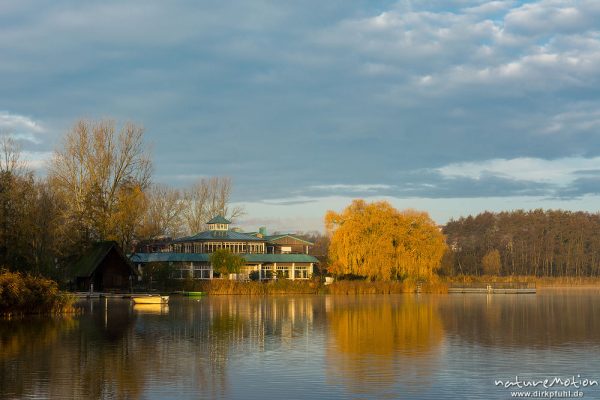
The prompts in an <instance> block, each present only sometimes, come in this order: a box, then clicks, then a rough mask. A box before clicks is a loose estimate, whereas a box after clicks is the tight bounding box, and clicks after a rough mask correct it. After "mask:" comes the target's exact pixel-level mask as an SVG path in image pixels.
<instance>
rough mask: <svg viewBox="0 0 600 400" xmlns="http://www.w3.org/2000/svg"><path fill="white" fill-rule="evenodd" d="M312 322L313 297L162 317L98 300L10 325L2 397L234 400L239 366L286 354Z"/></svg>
mask: <svg viewBox="0 0 600 400" xmlns="http://www.w3.org/2000/svg"><path fill="white" fill-rule="evenodd" d="M312 323H313V298H312V297H309V296H307V297H293V298H291V297H254V298H253V297H245V296H237V297H236V296H231V297H230V296H223V297H212V298H204V299H201V300H199V301H196V300H190V299H175V300H174V301H171V303H170V304H169V307H168V308H160V309H145V308H142V309H140V308H139V307H138V306H135V307H133V306H132V305H131V303H130V302H129V301H127V300H105V299H100V300H93V301H89V302H86V303H84V304H83V313H82V314H81V315H76V316H70V317H65V318H59V319H56V318H48V317H41V318H37V319H36V320H35V323H33V322H32V320H31V319H27V320H14V321H2V324H0V383H1V385H0V394H1V395H2V396H7V397H10V398H22V397H44V398H48V397H49V398H141V397H147V394H148V393H152V394H153V395H154V396H155V397H156V396H158V397H161V393H164V396H171V397H172V396H173V394H174V393H173V392H172V390H173V388H177V389H176V390H177V391H178V392H177V393H181V396H182V397H186V396H185V394H186V393H187V394H188V396H187V397H194V396H193V394H194V393H196V394H197V393H202V394H203V395H204V396H207V397H211V398H214V397H227V394H228V391H229V390H230V384H231V380H230V378H229V370H230V368H229V366H230V363H231V360H232V358H235V357H236V356H237V355H238V354H240V353H241V352H266V351H270V350H276V349H281V350H285V349H286V348H287V347H290V346H292V344H293V341H294V339H296V338H299V337H302V336H304V335H305V334H306V333H307V332H308V331H310V330H311V329H312ZM166 383H168V384H166ZM169 390H171V391H169ZM162 391H164V392H162Z"/></svg>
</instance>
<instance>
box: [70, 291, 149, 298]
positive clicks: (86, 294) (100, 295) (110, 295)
mask: <svg viewBox="0 0 600 400" xmlns="http://www.w3.org/2000/svg"><path fill="white" fill-rule="evenodd" d="M73 295H74V296H75V297H77V298H78V299H100V298H107V299H130V298H131V297H132V296H151V295H154V296H156V295H157V293H104V292H91V293H90V292H75V293H73Z"/></svg>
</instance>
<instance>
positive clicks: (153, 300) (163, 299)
mask: <svg viewBox="0 0 600 400" xmlns="http://www.w3.org/2000/svg"><path fill="white" fill-rule="evenodd" d="M131 300H133V303H134V304H167V303H168V302H169V296H152V295H150V296H137V297H132V298H131Z"/></svg>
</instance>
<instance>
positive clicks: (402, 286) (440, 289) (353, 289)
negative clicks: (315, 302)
mask: <svg viewBox="0 0 600 400" xmlns="http://www.w3.org/2000/svg"><path fill="white" fill-rule="evenodd" d="M418 287H419V285H418V284H417V282H415V281H412V280H405V281H402V282H398V281H389V282H384V281H376V282H369V281H336V282H334V283H332V284H331V285H329V286H326V290H327V293H329V294H400V293H415V292H417V291H419V290H420V292H421V293H448V285H446V284H445V283H443V282H440V281H431V282H424V283H421V284H420V289H419V288H418Z"/></svg>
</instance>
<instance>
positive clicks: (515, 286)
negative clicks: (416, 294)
mask: <svg viewBox="0 0 600 400" xmlns="http://www.w3.org/2000/svg"><path fill="white" fill-rule="evenodd" d="M448 293H453V294H454V293H482V294H535V293H537V290H536V287H535V283H530V282H508V283H505V282H488V283H481V282H478V283H453V284H450V286H449V287H448Z"/></svg>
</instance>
